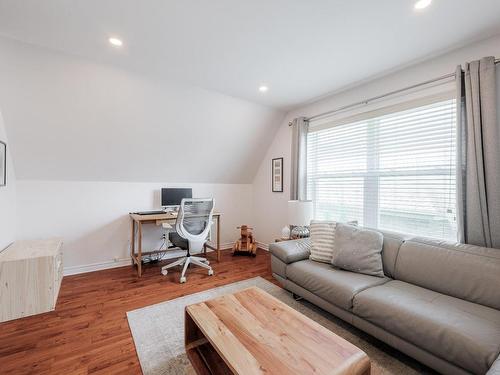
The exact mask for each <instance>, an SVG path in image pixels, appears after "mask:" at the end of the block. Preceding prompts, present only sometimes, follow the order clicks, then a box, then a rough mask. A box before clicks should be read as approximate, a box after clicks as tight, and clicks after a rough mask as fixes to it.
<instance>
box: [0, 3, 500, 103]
mask: <svg viewBox="0 0 500 375" xmlns="http://www.w3.org/2000/svg"><path fill="white" fill-rule="evenodd" d="M415 1H416V0H377V1H375V0H356V1H349V0H147V1H140V0H42V1H40V0H0V34H3V35H5V36H9V37H12V38H16V39H19V40H22V41H26V42H30V43H34V44H37V45H40V46H46V47H50V48H54V49H58V50H62V51H66V52H70V53H73V54H77V55H80V56H84V57H87V58H90V59H93V60H96V61H100V62H106V63H112V64H116V65H118V66H121V67H124V68H126V69H132V70H135V71H141V72H143V73H147V74H154V75H155V76H156V77H164V78H167V79H169V80H178V81H180V82H186V83H190V84H193V85H195V86H201V87H205V88H208V89H213V90H216V91H219V92H223V93H226V94H228V95H232V96H237V97H241V98H245V99H248V100H252V101H257V102H260V103H263V104H266V105H271V106H275V107H280V108H290V107H293V106H296V105H298V104H300V103H303V102H304V101H308V100H310V99H312V98H315V97H318V96H321V95H324V94H326V93H328V92H331V91H335V90H339V89H340V88H342V87H345V86H346V85H350V84H352V83H353V82H356V81H360V80H365V79H367V78H370V77H372V76H373V75H378V74H380V73H382V72H387V71H388V70H391V69H395V68H398V67H400V66H401V65H404V64H409V63H412V62H415V61H416V60H419V59H422V58H427V57H429V56H431V55H436V54H441V53H443V52H445V51H446V50H447V49H450V48H458V47H460V46H463V45H465V44H468V43H470V42H473V41H476V40H479V39H483V38H485V37H488V36H491V35H493V34H495V33H498V32H500V22H499V18H500V1H498V0H434V1H433V2H432V4H431V6H430V7H429V8H427V9H425V10H423V11H419V12H417V11H415V10H414V9H413V4H414V3H415ZM111 35H116V36H119V37H121V38H122V39H123V41H124V43H125V44H124V46H123V48H121V49H120V50H116V49H113V48H111V47H110V46H109V44H108V42H107V39H108V37H109V36H111ZM260 84H267V85H268V86H269V88H270V89H269V92H267V93H266V94H265V95H261V94H260V93H259V92H258V90H257V88H258V87H259V85H260Z"/></svg>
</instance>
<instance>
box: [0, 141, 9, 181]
mask: <svg viewBox="0 0 500 375" xmlns="http://www.w3.org/2000/svg"><path fill="white" fill-rule="evenodd" d="M5 185H7V145H6V144H5V142H2V141H0V186H5Z"/></svg>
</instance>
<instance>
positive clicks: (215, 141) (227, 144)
mask: <svg viewBox="0 0 500 375" xmlns="http://www.w3.org/2000/svg"><path fill="white" fill-rule="evenodd" d="M0 55H1V58H0V111H2V113H3V116H4V120H5V125H6V129H7V134H8V136H9V142H10V149H11V150H12V152H13V160H14V166H15V170H16V176H17V178H18V179H42V180H43V179H47V180H87V181H100V180H104V181H167V182H206V183H209V182H213V183H250V182H251V181H252V179H253V176H254V174H255V172H256V170H257V168H258V165H259V163H260V161H261V159H262V156H263V155H264V154H265V152H266V150H267V147H268V146H269V144H270V142H271V140H272V138H273V136H274V134H275V132H276V129H277V127H278V126H279V125H280V122H281V121H282V118H283V113H282V112H280V111H278V110H275V109H271V108H269V107H265V106H263V105H259V104H254V103H251V102H248V101H245V100H241V99H238V98H234V97H230V96H226V95H223V94H219V93H216V92H212V91H207V90H205V89H201V88H197V87H194V86H187V85H182V84H172V83H168V82H163V81H160V80H154V79H152V78H149V77H145V76H141V75H136V74H133V73H130V72H129V71H125V70H122V69H120V68H116V67H112V66H108V65H102V64H95V63H93V62H90V61H87V60H84V59H81V58H75V57H71V56H68V55H64V54H61V53H53V52H50V51H48V50H45V49H41V48H38V47H33V46H30V45H26V44H21V43H19V42H15V41H11V40H6V39H2V38H0Z"/></svg>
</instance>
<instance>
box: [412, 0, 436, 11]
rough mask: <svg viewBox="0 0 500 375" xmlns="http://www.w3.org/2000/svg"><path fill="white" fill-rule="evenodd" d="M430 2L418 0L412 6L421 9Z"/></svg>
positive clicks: (429, 0) (430, 1) (430, 0)
mask: <svg viewBox="0 0 500 375" xmlns="http://www.w3.org/2000/svg"><path fill="white" fill-rule="evenodd" d="M431 3H432V0H418V1H417V2H416V3H415V5H414V8H415V9H416V10H421V9H425V8H427V7H428V6H429V5H431Z"/></svg>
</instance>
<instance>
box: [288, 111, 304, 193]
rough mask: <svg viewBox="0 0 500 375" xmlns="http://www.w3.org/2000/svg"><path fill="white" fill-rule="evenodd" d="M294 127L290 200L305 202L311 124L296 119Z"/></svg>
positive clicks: (293, 122) (300, 118)
mask: <svg viewBox="0 0 500 375" xmlns="http://www.w3.org/2000/svg"><path fill="white" fill-rule="evenodd" d="M291 126H292V160H291V168H292V170H291V173H290V176H291V181H290V200H305V199H306V196H307V192H306V185H307V182H306V179H307V153H306V152H307V132H308V130H309V122H308V121H307V120H306V119H305V118H304V117H299V118H296V119H294V120H293V121H292V123H291Z"/></svg>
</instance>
